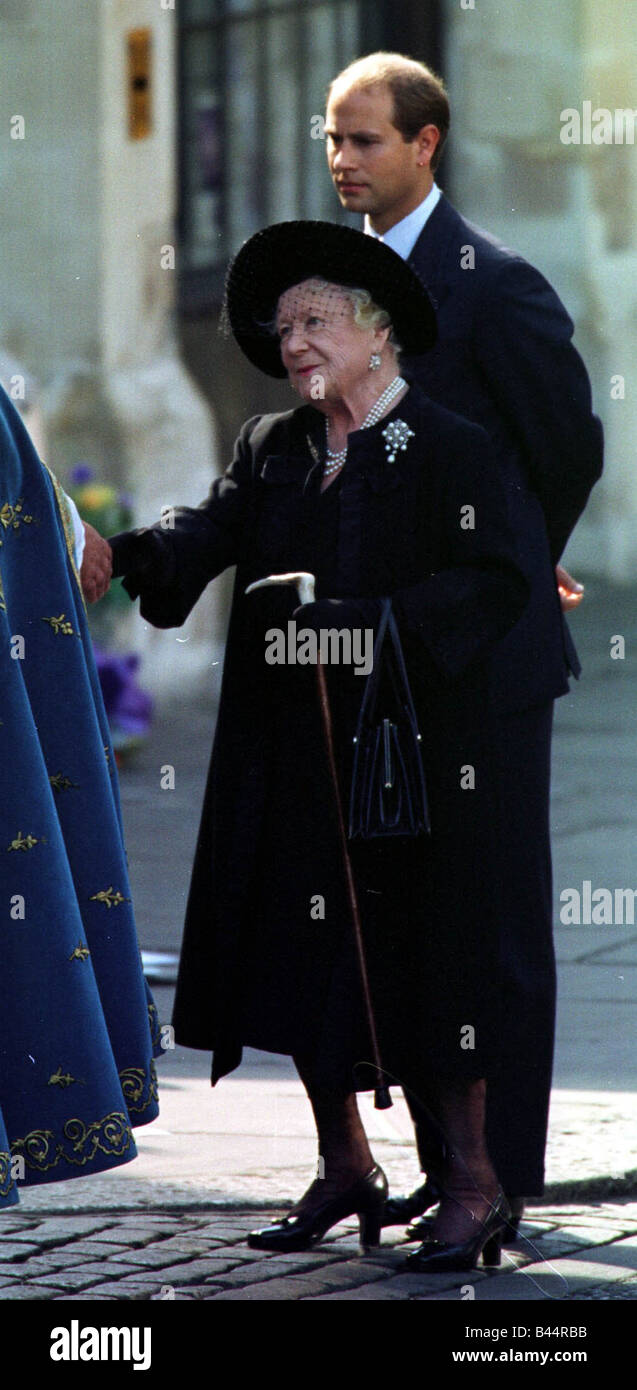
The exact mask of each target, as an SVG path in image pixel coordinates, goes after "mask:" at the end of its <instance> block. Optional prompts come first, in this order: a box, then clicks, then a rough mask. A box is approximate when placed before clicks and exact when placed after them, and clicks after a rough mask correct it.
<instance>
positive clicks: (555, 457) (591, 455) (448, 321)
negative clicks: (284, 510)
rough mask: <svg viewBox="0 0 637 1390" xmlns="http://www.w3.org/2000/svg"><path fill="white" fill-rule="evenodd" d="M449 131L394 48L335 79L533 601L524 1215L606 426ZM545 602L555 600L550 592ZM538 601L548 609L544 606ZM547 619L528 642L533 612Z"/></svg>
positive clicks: (506, 1034) (516, 643)
mask: <svg viewBox="0 0 637 1390" xmlns="http://www.w3.org/2000/svg"><path fill="white" fill-rule="evenodd" d="M448 129H449V103H448V98H447V94H446V92H445V88H444V85H443V83H442V82H441V81H440V79H439V78H437V77H436V76H435V75H434V74H433V73H431V72H430V71H429V69H427V68H426V67H425V66H424V65H423V64H421V63H418V62H415V61H414V60H412V59H409V58H405V57H403V56H401V55H399V54H384V53H379V54H372V55H369V56H368V57H366V58H363V59H360V60H359V61H358V62H356V63H353V64H352V65H351V66H350V67H349V68H346V69H345V70H344V71H343V72H342V73H340V74H339V75H338V77H336V78H335V80H334V82H333V83H332V85H331V88H330V92H329V98H328V105H327V117H326V126H325V133H326V142H327V157H328V163H329V168H330V173H331V176H332V179H333V182H334V185H335V188H336V191H337V194H338V196H339V199H340V201H341V203H342V205H343V206H344V207H346V208H347V209H348V210H349V211H351V212H359V213H361V214H362V215H364V216H365V230H366V231H367V232H369V234H370V235H372V236H378V237H381V238H382V239H383V240H384V241H386V242H387V244H388V245H389V246H391V247H392V248H393V249H394V250H395V251H397V252H398V253H399V254H400V255H401V256H403V258H404V259H406V260H408V261H409V263H410V264H411V265H412V266H413V267H414V269H415V270H416V271H417V272H418V274H419V275H420V277H421V279H422V280H423V281H424V283H425V285H426V286H427V289H428V290H429V292H430V295H431V298H432V300H433V302H434V306H435V308H436V312H437V317H438V330H439V341H438V343H437V345H436V347H435V348H434V349H433V351H432V352H430V353H429V354H428V355H427V357H426V358H424V357H423V358H422V359H411V360H410V361H404V362H403V366H404V367H405V368H407V370H408V371H410V372H411V374H412V375H414V376H415V377H416V378H417V380H418V381H419V383H420V384H421V385H422V386H423V388H424V390H425V391H426V392H427V393H428V394H429V395H430V396H431V397H432V399H433V400H435V401H437V402H439V403H440V404H441V405H444V406H446V407H448V408H449V409H451V410H454V411H456V412H457V413H458V414H460V415H464V416H466V417H467V418H468V419H470V420H472V421H475V422H477V423H479V424H481V425H483V426H484V427H485V428H486V429H487V430H488V432H489V433H490V435H491V436H492V438H493V440H494V442H495V443H496V445H497V448H498V451H499V456H500V459H501V462H502V468H503V470H504V472H505V475H506V477H507V479H508V482H509V496H510V505H511V515H512V518H513V519H514V521H515V524H516V527H517V531H518V535H519V537H520V547H521V552H522V559H523V563H524V568H525V570H526V573H527V575H528V577H529V580H530V581H531V587H532V593H533V594H534V595H535V604H537V608H536V607H535V604H534V601H532V602H531V603H530V604H529V607H528V610H527V612H526V613H525V615H524V616H523V618H522V619H521V621H520V622H519V623H518V624H517V625H516V627H515V628H514V629H513V631H512V633H511V634H510V635H509V636H508V637H507V638H505V639H504V641H503V642H502V644H501V647H500V651H499V655H498V657H497V658H496V661H495V665H494V673H493V679H494V683H495V687H496V690H497V702H498V707H499V711H500V714H501V740H500V747H499V756H500V757H501V760H502V771H503V776H502V779H501V780H502V786H503V804H502V807H501V829H500V833H501V838H502V863H503V882H502V899H501V902H500V904H499V910H500V911H501V913H502V921H503V923H504V932H503V937H504V939H503V952H504V956H505V962H504V964H505V970H506V977H507V981H508V990H507V998H506V999H505V1000H504V1001H503V1003H504V1019H505V1026H504V1028H503V1035H502V1055H501V1065H500V1072H499V1076H498V1078H497V1079H496V1080H495V1081H494V1082H493V1083H492V1084H491V1086H490V1089H489V1094H488V1097H487V1136H488V1142H489V1148H490V1151H491V1155H492V1158H493V1161H494V1164H495V1167H496V1170H497V1172H498V1174H499V1177H500V1180H501V1182H502V1184H503V1186H504V1189H505V1191H506V1193H507V1195H508V1196H509V1198H510V1199H513V1202H514V1210H515V1211H516V1212H517V1214H518V1217H519V1214H520V1212H521V1210H522V1201H523V1198H524V1196H537V1195H540V1194H541V1192H542V1190H543V1178H544V1150H545V1146H546V1130H547V1120H548V1103H549V1097H550V1087H551V1072H552V1060H553V1038H554V1016H555V961H554V952H553V938H552V885H551V855H550V842H549V779H550V745H551V726H552V711H553V700H554V699H555V698H556V697H557V696H559V695H563V694H565V693H566V692H567V690H568V688H569V687H568V677H569V675H574V676H578V675H579V671H580V667H579V662H578V659H577V654H576V652H575V648H574V645H573V642H572V639H571V636H570V633H569V631H568V627H567V624H566V621H565V618H564V616H563V615H564V612H565V611H567V610H568V609H569V608H571V607H575V606H576V604H577V603H578V602H579V600H580V598H581V596H582V588H581V585H579V584H577V583H576V582H575V581H574V580H572V579H571V578H570V576H569V575H568V574H567V573H566V571H565V570H563V569H562V568H561V567H560V566H559V565H558V561H559V558H560V556H561V554H562V552H563V550H564V547H565V545H566V541H567V539H568V537H569V535H570V533H571V531H572V529H573V527H574V526H575V523H576V521H577V520H578V517H579V516H580V515H581V513H582V511H583V510H584V507H585V505H586V501H587V498H588V495H589V492H590V490H591V488H592V486H593V484H594V483H595V482H596V480H597V479H598V478H599V476H600V473H601V470H602V430H601V425H600V422H599V420H598V419H597V418H596V417H595V415H593V413H592V409H591V393H590V385H589V381H588V376H587V373H586V369H585V367H584V365H583V363H582V361H581V358H580V357H579V355H578V353H577V352H576V350H575V348H574V346H573V344H572V334H573V324H572V321H571V319H570V318H569V315H568V313H567V312H566V309H565V308H564V306H563V304H562V303H561V301H560V300H559V298H558V296H557V295H556V293H555V291H554V290H553V289H552V288H551V286H550V285H549V284H548V282H547V281H546V280H545V279H544V277H543V276H542V275H541V274H540V272H539V271H537V270H536V269H535V268H534V267H533V266H531V265H529V263H528V262H527V261H525V260H524V259H523V258H522V257H521V256H518V255H516V254H515V253H513V252H512V251H510V250H508V249H507V248H505V247H504V246H502V245H501V244H500V243H499V242H498V241H496V240H495V239H494V238H493V237H491V236H489V235H488V234H487V233H485V232H483V231H481V230H480V229H479V228H478V227H475V226H473V225H472V224H471V223H469V222H467V221H466V220H465V219H464V218H463V217H461V216H460V214H459V213H458V212H457V211H456V209H455V208H454V207H452V205H451V203H449V202H448V201H447V199H446V198H445V196H444V194H443V193H441V191H440V189H439V188H438V187H437V185H436V183H435V181H434V172H435V169H436V167H437V164H438V161H439V158H440V154H441V151H442V147H443V144H444V141H445V138H446V135H447V131H448ZM547 599H548V602H547ZM540 605H541V609H540ZM542 610H543V611H544V613H547V612H548V613H550V614H552V620H551V621H550V622H548V621H546V619H543V620H542V622H541V624H540V625H539V628H540V631H541V633H542V637H541V640H539V641H538V621H537V617H538V612H539V611H542ZM407 1098H408V1103H409V1105H410V1110H411V1113H412V1117H413V1119H414V1123H415V1127H416V1137H417V1141H418V1152H419V1157H420V1161H421V1166H422V1168H423V1171H424V1172H427V1171H428V1170H429V1171H430V1172H431V1171H434V1172H435V1167H436V1154H437V1152H438V1150H439V1146H440V1143H441V1141H442V1138H443V1137H442V1136H439V1135H435V1134H433V1133H432V1130H431V1127H430V1124H429V1121H428V1115H427V1110H426V1107H424V1106H423V1105H421V1103H420V1101H419V1099H418V1097H417V1096H416V1094H415V1093H413V1092H412V1093H411V1094H409V1095H408V1097H407ZM435 1200H436V1188H435V1183H434V1182H432V1181H431V1180H430V1181H428V1182H423V1183H422V1184H421V1185H420V1186H419V1187H418V1188H417V1189H416V1190H415V1192H414V1193H411V1194H410V1195H409V1196H408V1197H404V1198H393V1199H390V1201H389V1203H388V1211H387V1224H393V1223H396V1224H398V1223H399V1222H401V1221H408V1220H410V1219H411V1218H412V1217H413V1216H415V1215H417V1214H418V1213H420V1212H423V1211H425V1210H427V1208H428V1207H429V1206H432V1205H433V1204H434V1202H435Z"/></svg>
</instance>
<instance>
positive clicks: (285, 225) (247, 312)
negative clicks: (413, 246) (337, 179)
mask: <svg viewBox="0 0 637 1390" xmlns="http://www.w3.org/2000/svg"><path fill="white" fill-rule="evenodd" d="M314 278H320V279H323V280H328V281H329V282H330V284H333V285H344V286H346V287H347V288H350V289H351V288H358V289H364V290H368V291H369V293H370V295H371V297H372V300H373V302H374V304H376V305H378V307H379V308H381V309H385V310H386V312H387V313H388V314H389V317H390V319H391V323H392V327H393V330H394V333H395V335H396V338H397V340H398V342H399V343H400V345H401V348H402V350H403V352H405V353H409V354H412V353H413V354H420V353H423V352H428V350H429V348H431V347H432V346H433V344H434V343H435V341H436V335H437V328H436V316H435V313H434V310H433V306H432V303H431V300H430V298H429V295H428V294H427V291H426V289H425V287H424V285H423V283H422V281H421V280H419V278H418V276H417V275H416V273H415V271H413V270H412V269H411V267H410V266H408V265H407V263H406V262H405V261H403V259H402V257H401V256H399V255H398V254H397V253H396V252H395V251H392V250H391V248H390V247H389V246H385V244H384V243H383V242H381V241H378V240H377V239H376V237H373V236H367V235H366V234H365V233H364V232H358V231H355V230H354V228H353V227H343V226H340V225H339V224H338V223H336V222H298V221H297V222H275V223H274V224H273V225H272V226H271V227H264V228H263V230H262V231H260V232H256V233H255V235H254V236H252V237H250V239H249V241H246V242H244V245H243V246H242V247H241V250H240V251H238V252H237V254H236V256H235V257H234V260H233V261H232V263H231V265H230V267H229V270H228V274H227V277H226V289H225V298H224V320H225V322H226V324H229V326H230V328H231V330H232V332H233V334H234V336H235V338H236V340H237V343H238V344H239V347H240V348H241V350H242V352H243V353H245V356H246V357H247V358H248V359H249V361H250V362H252V363H253V365H254V366H255V367H259V369H260V370H261V371H262V372H266V373H267V375H268V376H278V377H283V376H287V372H286V369H285V367H284V366H283V362H282V361H281V353H280V350H279V342H278V339H277V337H276V335H275V333H274V332H273V329H272V327H271V325H272V323H273V320H274V317H275V314H276V307H277V304H278V301H279V298H280V296H281V295H282V294H283V293H284V291H285V290H289V289H290V288H291V287H292V286H293V285H298V284H300V283H301V281H303V280H310V279H314Z"/></svg>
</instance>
